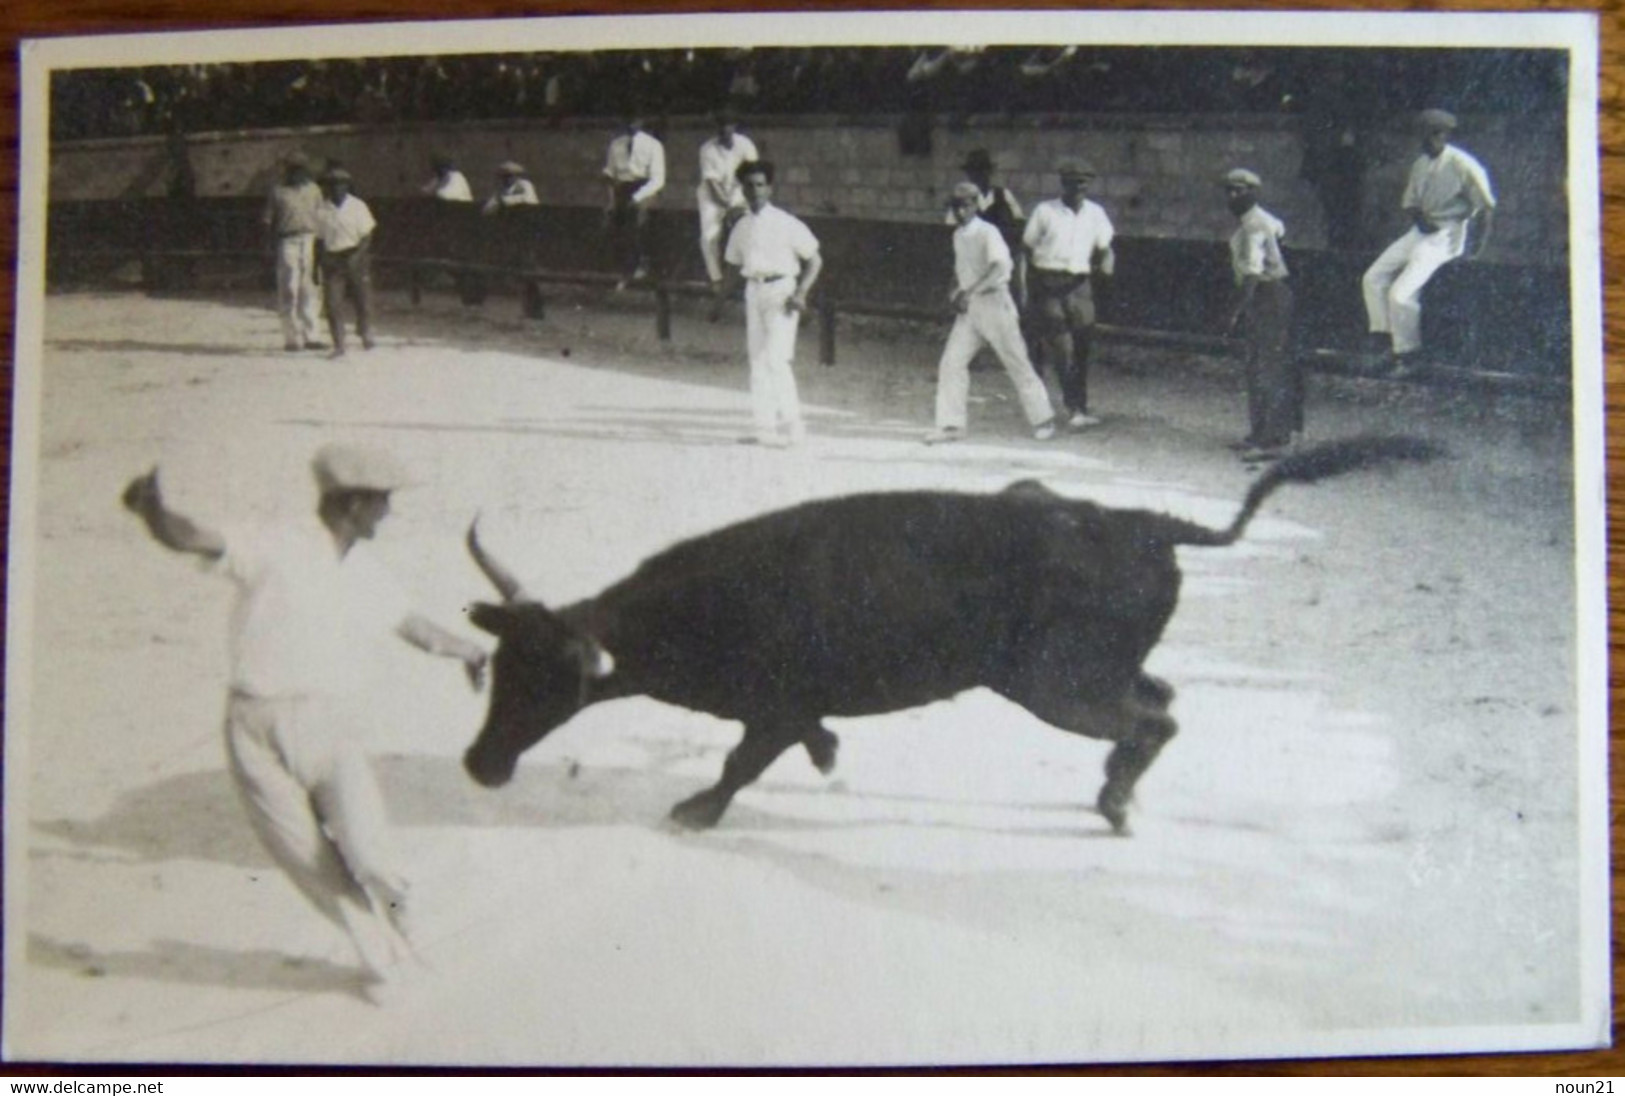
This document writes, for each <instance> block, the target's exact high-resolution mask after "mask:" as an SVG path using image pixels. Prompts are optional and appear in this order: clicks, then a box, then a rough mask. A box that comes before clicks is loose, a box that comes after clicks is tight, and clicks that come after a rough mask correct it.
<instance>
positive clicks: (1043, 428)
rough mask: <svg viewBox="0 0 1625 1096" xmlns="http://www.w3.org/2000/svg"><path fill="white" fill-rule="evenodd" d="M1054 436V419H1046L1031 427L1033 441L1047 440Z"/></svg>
mask: <svg viewBox="0 0 1625 1096" xmlns="http://www.w3.org/2000/svg"><path fill="white" fill-rule="evenodd" d="M1054 436H1055V420H1054V419H1047V420H1045V421H1044V422H1041V423H1039V424H1038V425H1037V426H1035V427H1033V440H1034V441H1049V440H1050V439H1051V438H1053V437H1054Z"/></svg>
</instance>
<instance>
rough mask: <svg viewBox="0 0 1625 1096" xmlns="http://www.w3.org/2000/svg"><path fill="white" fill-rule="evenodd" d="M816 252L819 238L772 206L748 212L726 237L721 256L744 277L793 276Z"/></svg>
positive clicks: (791, 217)
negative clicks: (724, 253) (726, 243)
mask: <svg viewBox="0 0 1625 1096" xmlns="http://www.w3.org/2000/svg"><path fill="white" fill-rule="evenodd" d="M817 254H818V237H816V236H814V235H813V234H812V229H810V228H808V227H807V226H806V225H805V224H803V223H802V222H801V220H800V219H799V218H797V217H795V216H793V215H791V214H789V213H786V212H785V211H784V210H782V209H780V208H779V207H778V206H775V205H765V206H763V207H762V211H761V212H760V213H747V214H745V215H744V216H743V217H741V218H740V220H739V224H738V225H736V226H734V230H733V234H732V235H731V236H729V237H728V251H727V254H726V255H724V256H723V257H724V258H725V259H726V260H727V261H728V262H729V263H730V264H732V265H733V266H737V267H739V268H740V272H741V273H742V274H744V276H745V277H747V278H775V277H780V276H788V277H792V278H793V277H795V276H796V275H798V274H800V273H801V264H802V263H804V262H807V261H808V260H810V259H811V258H812V257H813V256H814V255H817Z"/></svg>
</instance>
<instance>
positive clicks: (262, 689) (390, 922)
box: [124, 446, 486, 1003]
mask: <svg viewBox="0 0 1625 1096" xmlns="http://www.w3.org/2000/svg"><path fill="white" fill-rule="evenodd" d="M312 471H313V472H314V473H315V478H316V484H317V489H318V502H317V506H316V513H315V515H314V520H311V519H309V518H307V519H305V520H304V521H295V522H287V523H283V524H278V525H272V526H268V527H255V526H246V525H245V526H235V525H234V526H227V527H225V528H223V529H221V530H216V529H214V528H211V527H209V526H206V525H202V524H199V523H198V522H196V521H193V520H192V519H190V518H188V517H186V516H184V515H182V514H179V513H177V512H175V511H174V510H171V509H170V508H169V507H168V505H167V504H166V503H165V501H164V498H163V494H162V492H161V491H160V490H159V486H158V470H157V469H156V468H154V469H153V470H152V471H151V472H149V473H147V474H146V475H144V476H139V477H137V478H136V479H134V480H132V481H131V482H130V485H129V486H128V487H127V488H126V489H125V492H124V505H125V507H126V508H127V509H129V510H130V511H131V512H132V513H134V514H135V515H136V516H137V517H138V518H140V519H141V521H142V522H143V523H144V524H145V526H146V528H147V532H148V533H149V534H150V535H151V536H152V538H153V539H154V540H156V541H157V542H158V543H159V544H161V545H163V546H164V547H165V548H168V549H170V550H171V551H174V552H179V553H183V554H187V555H194V556H198V557H200V558H202V559H204V560H206V561H207V562H208V563H209V564H210V565H211V569H212V570H214V571H215V572H216V573H218V574H221V575H223V576H225V577H226V578H227V579H229V580H230V581H231V582H232V584H233V585H234V586H235V587H236V596H237V601H236V605H235V607H234V609H233V611H232V613H231V616H230V622H231V623H230V627H231V635H230V651H231V661H230V678H229V682H228V683H227V684H228V692H227V695H228V699H227V706H226V722H225V738H226V755H227V759H228V762H229V768H230V772H231V778H232V781H233V783H235V784H236V785H237V789H238V791H239V792H240V793H241V794H240V799H241V801H242V804H243V807H244V809H245V810H246V811H247V813H248V818H249V821H250V823H251V824H252V825H253V828H254V832H255V833H256V834H258V836H259V838H260V840H261V842H263V843H264V845H265V846H266V848H267V849H268V850H269V851H270V853H271V855H272V857H273V859H275V861H276V862H277V864H278V865H279V866H280V867H281V868H282V870H283V871H284V872H285V873H286V874H287V875H288V877H289V879H290V880H291V881H292V882H293V883H294V885H295V886H296V887H297V888H298V889H299V891H300V892H301V893H303V894H304V896H305V897H306V898H307V899H308V900H309V901H310V903H311V904H312V905H313V906H315V907H316V909H317V911H318V912H319V913H321V914H322V915H323V916H324V917H326V918H327V919H328V920H329V921H331V922H332V923H333V924H334V925H335V926H337V927H338V928H340V929H341V930H343V931H344V932H346V933H347V934H348V935H349V937H350V939H351V941H352V943H353V944H354V946H355V949H356V953H357V956H358V957H359V959H360V960H361V964H362V967H363V972H362V984H361V986H360V988H361V989H362V990H363V991H364V992H365V993H366V994H367V995H368V996H369V997H370V998H372V999H373V1000H374V1001H375V1002H378V1003H382V1001H383V1000H384V998H385V997H387V996H389V995H392V994H393V992H394V991H395V990H396V989H397V988H398V987H400V986H401V985H402V983H403V981H404V980H407V979H409V978H410V977H411V976H412V975H413V974H414V972H415V968H416V967H418V966H419V965H420V963H419V961H418V960H417V959H416V953H415V952H414V950H413V948H412V944H411V940H410V937H409V934H410V920H409V913H410V903H411V901H412V888H411V882H410V879H409V877H408V875H407V873H406V871H405V870H404V869H403V866H402V864H401V862H400V860H399V858H398V856H397V854H396V850H395V849H394V848H393V842H392V841H391V839H390V833H389V826H388V823H387V820H386V817H385V814H384V808H383V803H382V800H381V798H380V796H379V792H378V786H377V784H376V782H375V780H374V778H373V775H372V771H371V769H370V768H369V766H368V762H367V757H366V739H367V737H368V732H369V731H370V730H371V729H372V728H371V727H369V725H368V724H369V704H368V699H369V694H370V693H371V692H372V691H373V690H374V689H375V688H376V686H375V684H374V682H373V681H372V673H373V671H374V670H376V669H377V668H378V667H376V666H374V664H373V663H374V661H375V659H374V652H375V650H376V648H377V644H376V643H375V642H374V641H375V639H377V638H382V637H384V636H387V635H388V634H390V633H393V634H394V635H395V636H397V637H399V638H400V639H402V640H405V641H406V642H407V643H409V644H411V645H412V646H414V647H417V648H418V649H419V650H422V651H425V652H427V653H429V654H433V655H438V656H441V657H446V658H454V659H457V660H458V661H459V662H461V663H462V664H463V667H464V670H465V671H466V673H467V675H468V679H469V682H470V684H471V685H473V686H474V687H475V688H476V689H478V688H481V687H482V686H483V682H484V674H485V664H486V655H485V652H484V651H483V650H482V649H481V648H480V647H479V646H478V645H476V644H475V643H473V642H471V641H470V640H467V639H464V638H462V637H460V636H458V635H455V634H453V633H452V632H449V631H447V630H446V629H444V628H442V627H440V626H439V625H437V624H435V623H434V622H433V621H431V620H429V619H428V618H427V617H425V616H423V615H422V614H421V613H419V612H417V611H415V610H414V609H413V608H412V605H411V602H410V600H409V599H408V598H407V596H406V595H405V594H404V593H403V592H402V591H401V588H400V586H399V585H398V584H397V583H396V582H395V580H394V578H393V577H392V576H391V575H390V574H389V572H388V570H387V569H386V568H385V567H384V565H383V563H382V561H381V560H380V559H379V558H378V557H377V556H375V555H374V554H373V552H372V549H371V546H370V545H368V544H367V543H366V542H367V541H370V540H371V539H372V538H373V536H374V535H375V534H376V532H377V530H378V527H379V525H380V523H382V521H383V520H384V518H385V517H387V516H388V514H389V510H390V497H391V494H392V493H393V492H394V491H396V490H398V489H400V488H401V487H404V486H406V485H407V482H408V477H407V475H406V472H405V469H403V468H402V467H401V465H400V464H398V463H397V462H396V461H395V459H394V458H393V457H391V456H390V455H389V454H387V453H383V452H379V451H377V450H372V449H366V448H359V447H351V446H327V447H325V448H323V449H322V450H321V451H320V452H318V453H317V454H316V457H315V460H314V461H313V462H312Z"/></svg>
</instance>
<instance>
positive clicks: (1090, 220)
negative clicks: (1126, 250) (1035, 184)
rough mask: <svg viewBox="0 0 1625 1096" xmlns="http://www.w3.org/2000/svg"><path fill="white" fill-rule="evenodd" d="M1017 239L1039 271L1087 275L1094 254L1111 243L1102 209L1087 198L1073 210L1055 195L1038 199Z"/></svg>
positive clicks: (1107, 222) (1109, 225)
mask: <svg viewBox="0 0 1625 1096" xmlns="http://www.w3.org/2000/svg"><path fill="white" fill-rule="evenodd" d="M1021 240H1022V242H1023V243H1024V244H1026V245H1027V248H1028V250H1029V251H1031V252H1032V255H1033V265H1034V266H1036V267H1038V268H1039V269H1040V270H1056V271H1062V272H1064V273H1067V274H1088V273H1090V269H1091V266H1092V264H1093V262H1094V253H1095V252H1096V251H1104V250H1106V249H1107V248H1109V247H1111V245H1112V222H1111V218H1109V217H1107V216H1106V211H1105V210H1104V209H1102V208H1100V206H1099V205H1097V204H1096V203H1094V202H1091V201H1089V200H1088V199H1087V198H1085V199H1084V201H1083V207H1082V208H1081V209H1079V210H1078V211H1077V212H1075V213H1074V212H1073V211H1072V209H1071V207H1070V206H1068V205H1067V204H1066V203H1065V202H1063V201H1061V200H1060V199H1059V198H1051V199H1049V200H1048V201H1043V202H1039V203H1038V205H1037V206H1035V207H1034V208H1033V215H1032V217H1031V218H1030V219H1029V220H1028V221H1027V229H1026V231H1025V232H1024V233H1023V234H1022V237H1021Z"/></svg>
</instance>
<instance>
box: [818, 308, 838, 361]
mask: <svg viewBox="0 0 1625 1096" xmlns="http://www.w3.org/2000/svg"><path fill="white" fill-rule="evenodd" d="M818 360H819V361H821V362H823V363H824V364H825V365H834V364H835V302H834V301H832V300H830V299H829V298H828V297H825V298H824V299H823V300H821V301H819V302H818Z"/></svg>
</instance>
